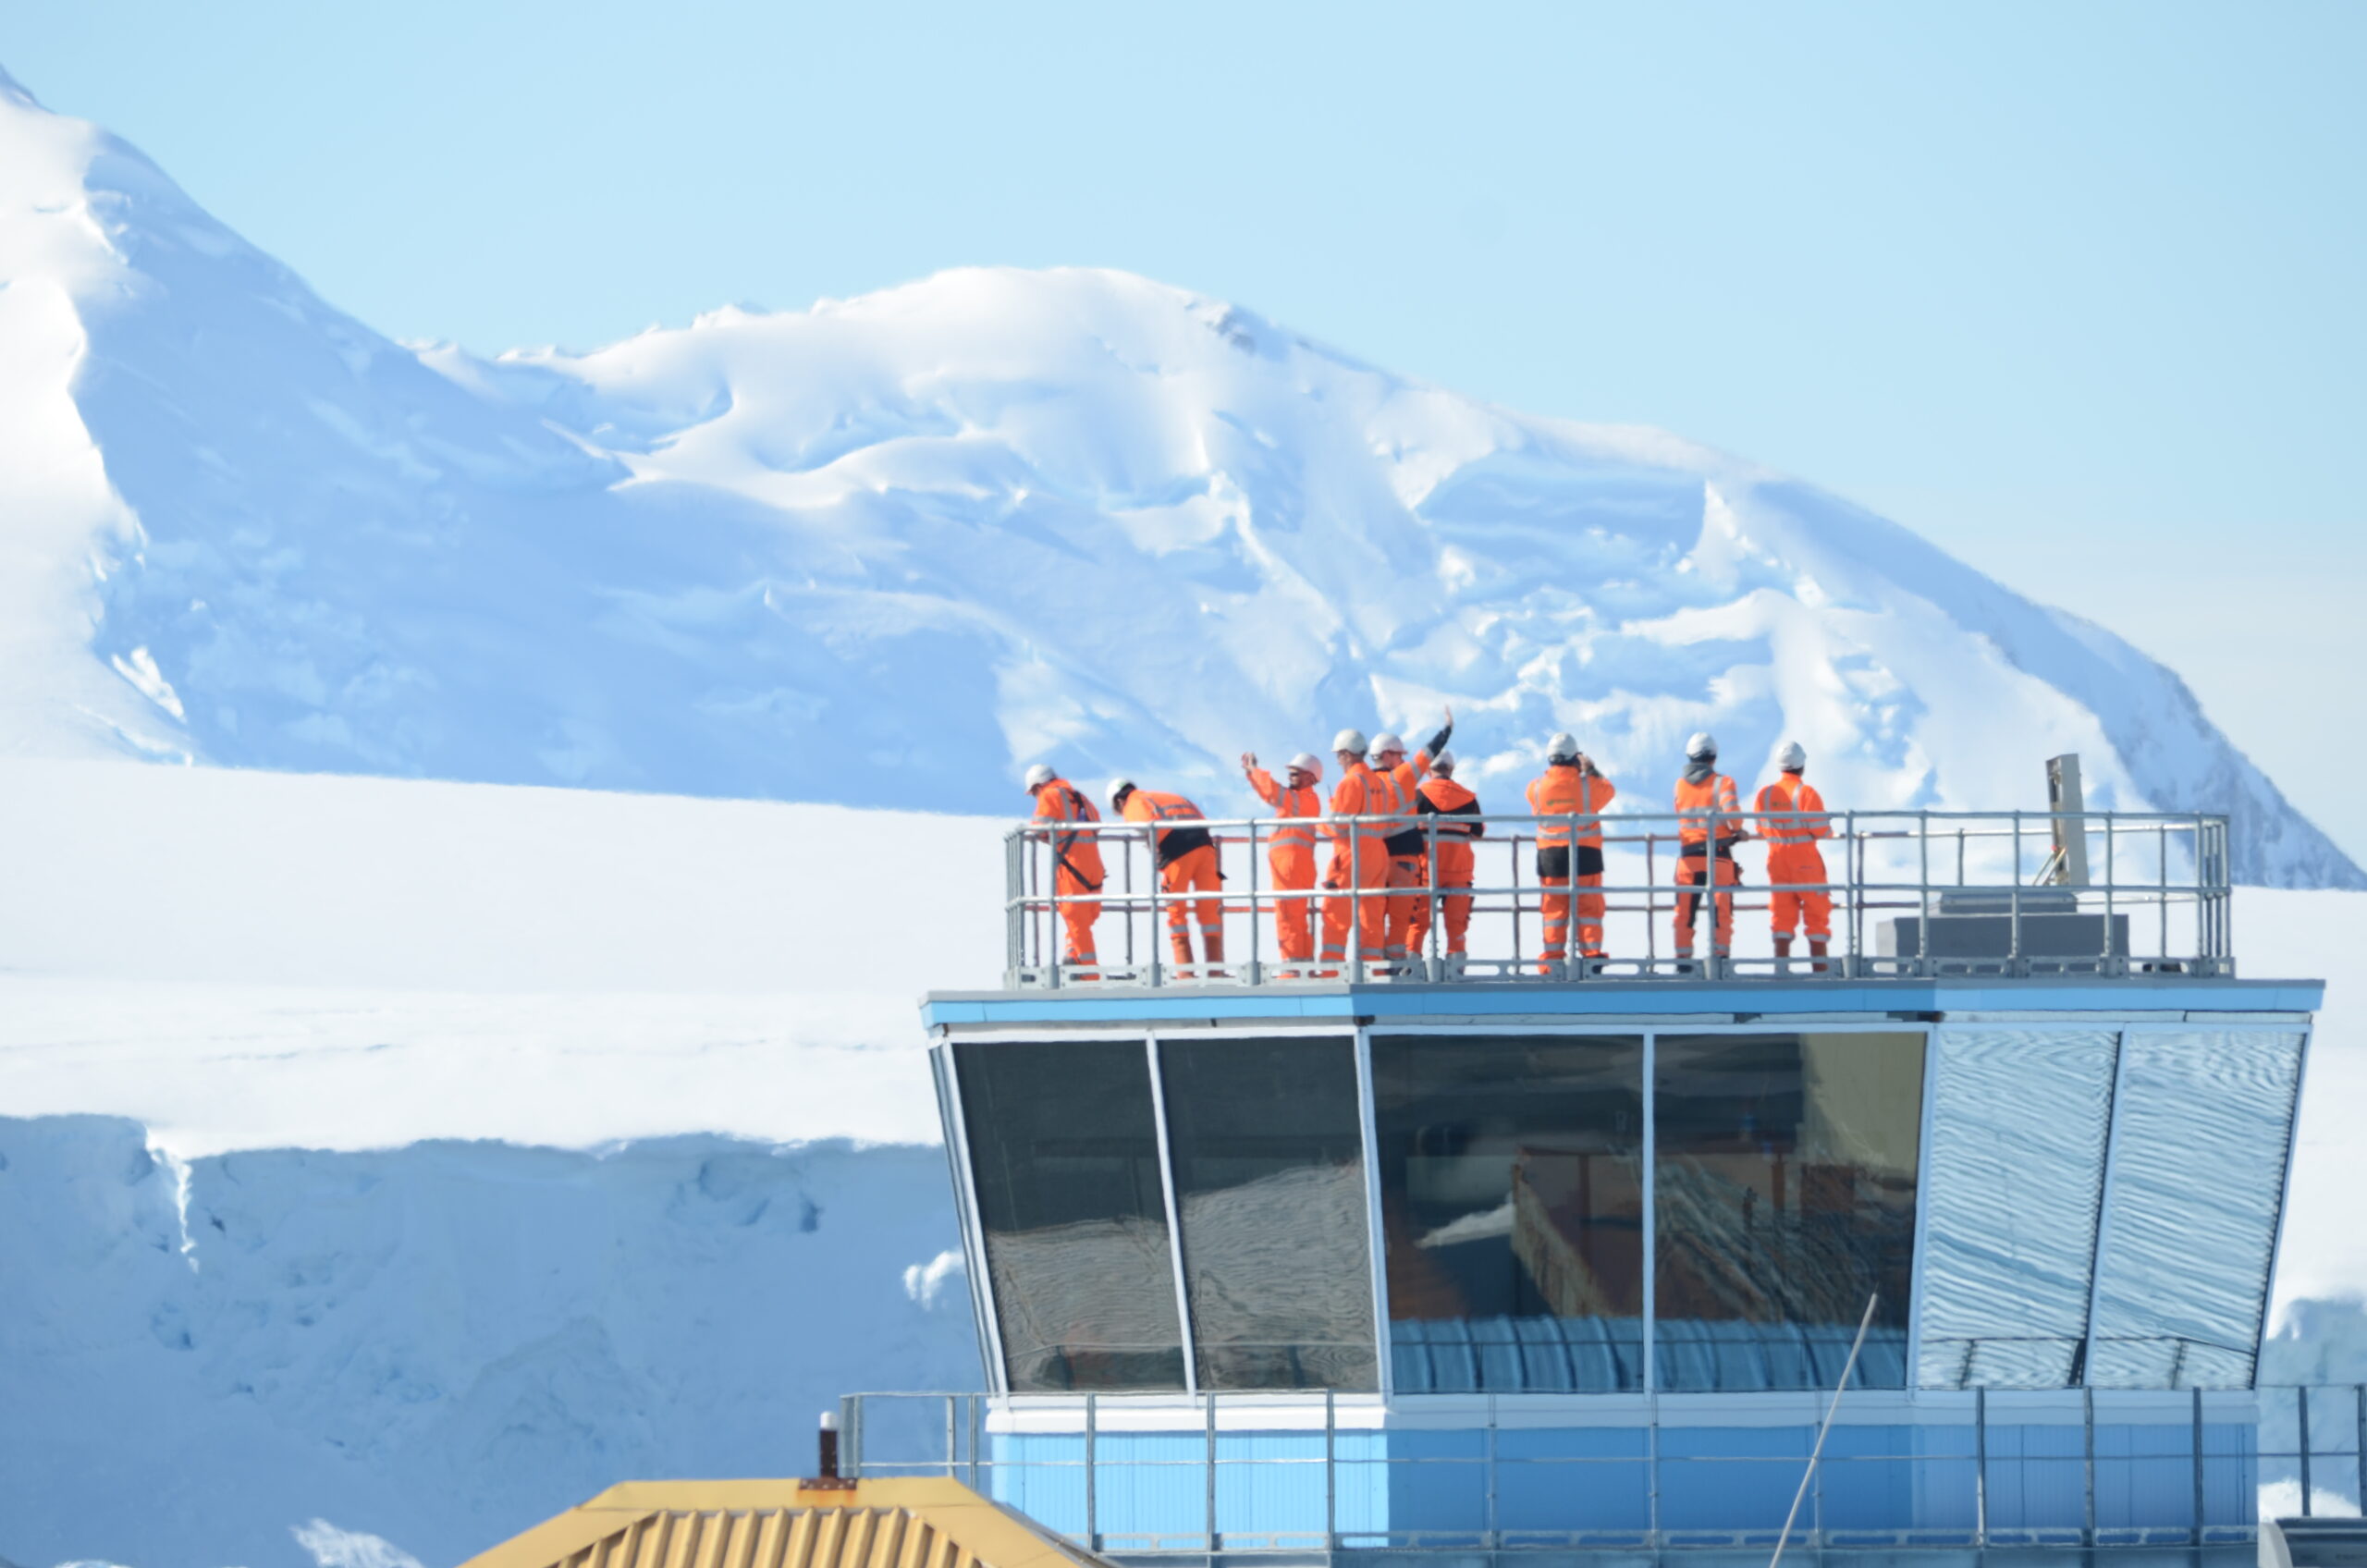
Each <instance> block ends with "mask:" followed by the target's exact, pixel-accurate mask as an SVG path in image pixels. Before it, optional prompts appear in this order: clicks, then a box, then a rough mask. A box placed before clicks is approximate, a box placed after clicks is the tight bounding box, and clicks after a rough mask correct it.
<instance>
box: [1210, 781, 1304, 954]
mask: <svg viewBox="0 0 2367 1568" xmlns="http://www.w3.org/2000/svg"><path fill="white" fill-rule="evenodd" d="M1284 778H1286V779H1287V778H1288V775H1284ZM1219 891H1220V894H1221V891H1222V888H1221V885H1220V888H1219ZM1275 913H1277V914H1279V913H1282V911H1281V910H1280V909H1279V908H1277V909H1276V910H1275ZM1218 918H1219V919H1220V920H1221V919H1222V918H1223V917H1222V915H1219V917H1218ZM1258 952H1259V949H1258V947H1257V818H1256V817H1254V816H1253V817H1251V818H1250V819H1249V962H1248V963H1247V964H1246V965H1245V966H1244V967H1245V970H1246V972H1247V974H1248V976H1249V984H1251V985H1252V986H1257V985H1261V984H1263V983H1264V981H1265V974H1266V972H1265V968H1264V964H1263V961H1262V960H1261V959H1260V958H1259V956H1258Z"/></svg>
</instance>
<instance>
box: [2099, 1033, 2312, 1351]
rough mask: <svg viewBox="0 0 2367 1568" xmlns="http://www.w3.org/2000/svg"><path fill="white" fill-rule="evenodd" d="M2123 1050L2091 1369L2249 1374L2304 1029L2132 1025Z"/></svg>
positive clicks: (2264, 1301) (2263, 1303)
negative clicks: (2167, 1029)
mask: <svg viewBox="0 0 2367 1568" xmlns="http://www.w3.org/2000/svg"><path fill="white" fill-rule="evenodd" d="M2121 1050H2122V1052H2123V1054H2124V1057H2125V1060H2124V1061H2123V1063H2122V1066H2121V1081H2120V1094H2119V1096H2118V1100H2117V1103H2116V1105H2115V1107H2114V1110H2113V1115H2114V1118H2115V1120H2116V1121H2117V1123H2118V1129H2117V1132H2116V1136H2115V1138H2114V1140H2113V1161H2114V1166H2113V1172H2112V1181H2111V1182H2110V1184H2109V1188H2108V1195H2107V1197H2106V1199H2105V1206H2104V1218H2103V1241H2102V1244H2101V1246H2100V1247H2099V1250H2098V1254H2097V1258H2096V1319H2095V1328H2094V1335H2095V1339H2094V1342H2093V1344H2092V1345H2091V1347H2090V1350H2089V1354H2088V1365H2087V1380H2088V1381H2089V1382H2090V1383H2091V1384H2093V1385H2095V1386H2096V1387H2099V1388H2132V1389H2188V1388H2203V1389H2241V1388H2249V1387H2250V1386H2251V1381H2252V1354H2253V1348H2254V1346H2255V1344H2256V1343H2257V1341H2258V1340H2259V1338H2260V1329H2261V1316H2262V1314H2263V1311H2264V1310H2265V1309H2266V1304H2267V1296H2268V1270H2269V1263H2270V1255H2271V1253H2272V1251H2273V1249H2274V1247H2275V1239H2276V1213H2277V1206H2278V1204H2279V1203H2280V1202H2281V1201H2282V1195H2283V1192H2284V1184H2285V1160H2286V1149H2287V1140H2288V1139H2289V1138H2290V1137H2291V1135H2292V1130H2293V1109H2294V1105H2293V1101H2294V1096H2295V1094H2296V1093H2297V1091H2298V1089H2299V1086H2300V1072H2301V1036H2300V1035H2299V1034H2295V1033H2291V1032H2287V1031H2280V1030H2269V1029H2233V1030H2226V1031H2212V1032H2205V1031H2200V1030H2198V1031H2194V1032H2190V1033H2189V1032H2184V1031H2181V1032H2177V1033H2162V1034H2155V1033H2153V1032H2152V1031H2139V1030H2131V1031H2130V1032H2129V1033H2128V1035H2125V1036H2124V1037H2123V1039H2122V1041H2121Z"/></svg>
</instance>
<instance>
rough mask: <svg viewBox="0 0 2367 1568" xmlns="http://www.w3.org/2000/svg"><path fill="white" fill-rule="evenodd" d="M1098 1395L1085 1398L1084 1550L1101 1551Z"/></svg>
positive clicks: (1099, 1400) (1099, 1399) (1099, 1398)
mask: <svg viewBox="0 0 2367 1568" xmlns="http://www.w3.org/2000/svg"><path fill="white" fill-rule="evenodd" d="M1100 1403H1101V1396H1100V1395H1099V1394H1087V1395H1085V1550H1087V1551H1099V1550H1101V1508H1100V1494H1101V1453H1100V1435H1101V1432H1100V1420H1099V1416H1100Z"/></svg>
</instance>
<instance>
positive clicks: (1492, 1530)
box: [1482, 1394, 1500, 1551]
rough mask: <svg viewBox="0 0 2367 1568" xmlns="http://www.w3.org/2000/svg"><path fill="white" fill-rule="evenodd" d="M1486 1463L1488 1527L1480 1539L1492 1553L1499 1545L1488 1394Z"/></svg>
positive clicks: (1492, 1400) (1491, 1405)
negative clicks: (1484, 1541)
mask: <svg viewBox="0 0 2367 1568" xmlns="http://www.w3.org/2000/svg"><path fill="white" fill-rule="evenodd" d="M1487 1463H1488V1514H1487V1520H1488V1527H1487V1534H1486V1535H1485V1536H1484V1537H1482V1538H1483V1539H1484V1540H1486V1542H1487V1543H1488V1547H1487V1549H1488V1550H1490V1551H1494V1550H1497V1548H1498V1546H1499V1544H1500V1543H1499V1542H1498V1541H1497V1539H1496V1396H1495V1395H1494V1394H1490V1395H1489V1396H1488V1460H1487Z"/></svg>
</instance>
